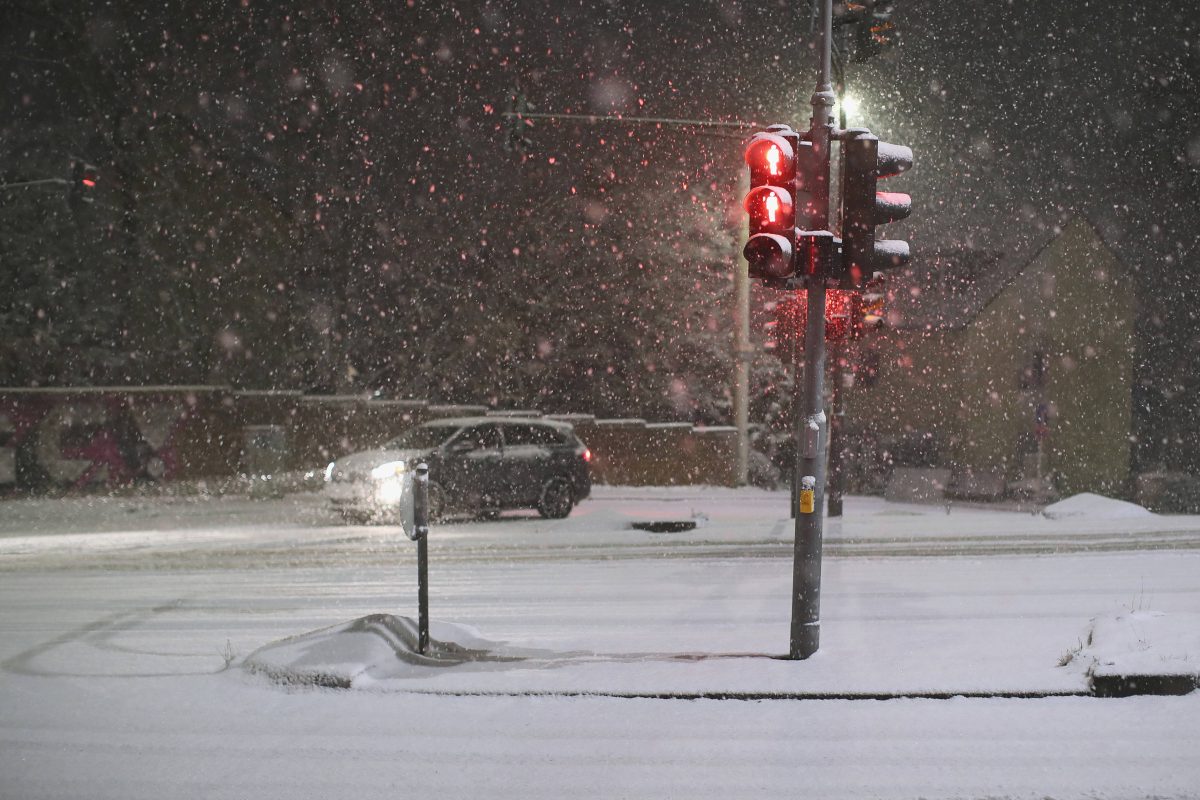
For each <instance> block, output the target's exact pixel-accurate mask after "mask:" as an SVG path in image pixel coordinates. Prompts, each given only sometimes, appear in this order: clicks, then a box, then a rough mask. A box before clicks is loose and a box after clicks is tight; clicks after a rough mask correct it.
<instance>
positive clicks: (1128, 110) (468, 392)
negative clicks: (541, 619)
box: [0, 0, 1200, 466]
mask: <svg viewBox="0 0 1200 800" xmlns="http://www.w3.org/2000/svg"><path fill="white" fill-rule="evenodd" d="M143 6H144V4H140V3H128V4H116V5H114V6H112V7H104V6H98V5H96V4H92V3H82V2H53V0H51V1H49V2H17V3H9V4H6V5H5V7H4V10H3V11H0V69H2V74H3V79H2V80H3V82H2V83H0V88H2V94H0V98H2V103H3V106H2V108H3V112H2V115H0V182H3V183H13V182H18V181H27V180H36V179H42V178H47V177H64V178H65V177H66V176H67V172H68V169H69V165H70V161H71V159H72V158H73V157H76V158H82V159H86V160H87V161H89V162H91V163H93V164H95V165H96V166H97V167H98V169H99V171H100V174H101V181H100V184H99V186H98V187H97V190H96V191H95V193H94V202H93V203H91V204H88V205H86V206H85V207H83V208H81V209H78V210H72V209H71V208H69V207H68V205H67V203H66V202H65V199H64V198H65V189H64V187H62V186H60V185H49V186H39V187H30V188H21V189H9V190H5V191H3V192H0V298H4V299H3V300H2V301H0V337H2V341H3V344H2V345H0V348H2V349H0V384H5V385H65V384H123V383H137V384H148V383H231V384H233V385H235V386H239V387H245V388H303V389H309V390H317V391H363V390H366V391H370V390H374V389H376V388H382V389H383V390H384V391H386V392H387V393H389V394H391V395H393V396H400V397H419V398H427V399H430V400H434V401H446V402H454V401H462V402H494V403H497V404H502V405H508V406H524V405H534V406H537V407H540V408H544V409H546V410H549V411H591V412H595V413H600V414H615V415H639V416H646V417H650V418H658V419H670V418H679V419H695V420H699V421H708V422H724V421H728V418H729V396H728V384H729V376H730V374H731V370H732V357H731V330H732V324H731V319H732V308H731V302H732V281H731V278H730V275H731V271H732V264H733V260H734V258H735V255H736V252H737V247H738V242H739V239H740V237H741V226H742V225H743V222H742V219H741V211H740V197H738V189H737V186H738V179H739V177H740V173H741V171H742V169H743V166H742V162H741V146H742V139H741V137H740V135H739V134H737V133H735V132H726V134H725V135H724V136H722V135H713V133H712V132H703V131H699V130H698V129H690V128H679V127H670V126H663V127H655V126H649V125H644V124H612V123H600V124H589V123H586V122H545V121H535V125H534V127H533V129H532V130H531V131H530V133H529V136H530V139H531V141H532V144H531V146H530V148H529V149H528V150H527V151H526V152H525V153H523V154H522V153H514V152H509V151H507V150H506V149H505V148H504V146H503V145H504V142H505V138H506V131H505V126H504V121H503V119H502V117H501V116H500V113H501V112H503V111H504V110H505V109H506V107H507V105H506V104H507V97H508V93H509V92H510V91H511V90H512V89H514V88H519V89H520V90H521V91H522V92H523V93H524V94H525V95H526V96H527V97H528V99H529V101H530V102H531V103H532V104H533V106H534V110H536V111H544V112H561V113H576V114H623V115H627V116H645V117H669V118H684V119H707V120H726V121H735V120H736V121H745V122H757V123H771V122H777V121H784V122H789V123H790V124H792V125H793V126H794V127H797V128H803V127H806V126H807V121H808V115H809V105H808V99H809V96H810V94H811V92H812V88H813V83H814V80H813V79H814V70H815V55H814V53H813V51H812V49H811V47H812V44H813V42H812V38H811V37H810V36H809V33H808V31H809V9H808V5H807V4H806V3H772V2H768V3H704V2H688V3H684V2H655V3H649V2H647V3H636V4H635V3H623V2H612V3H592V2H582V3H580V2H574V3H561V4H560V3H554V4H548V3H516V2H512V3H497V2H469V3H456V4H453V5H446V4H442V3H424V2H412V3H396V2H356V3H353V4H351V3H332V2H313V1H312V0H302V2H298V3H295V4H292V5H291V6H290V7H287V8H285V7H283V6H281V5H280V4H274V3H270V4H268V3H254V2H243V3H240V4H237V5H235V4H230V3H224V2H220V3H218V2H211V3H194V2H187V3H184V2H168V3H160V4H152V5H149V6H145V7H143ZM894 20H895V21H896V22H897V23H898V25H899V26H900V29H901V32H902V40H901V43H900V45H899V46H898V47H897V48H895V49H893V50H891V51H889V52H887V53H885V54H883V55H882V56H880V57H877V58H875V59H873V60H872V61H870V62H869V63H867V64H865V65H861V66H860V65H850V67H849V68H848V72H847V78H848V84H849V89H850V92H851V93H852V94H854V95H855V96H856V97H858V98H859V99H860V102H861V106H860V107H861V111H860V112H859V113H858V114H857V115H856V116H855V117H852V118H851V119H850V120H849V122H850V124H851V125H862V126H866V127H870V128H871V129H872V130H874V131H875V132H877V133H879V134H880V135H881V136H883V137H885V138H887V139H888V140H890V141H895V142H901V143H904V144H909V145H911V146H912V147H913V149H914V151H915V152H916V162H917V163H916V167H915V168H914V170H913V171H912V172H911V173H909V174H908V175H906V176H905V177H904V178H902V179H898V180H897V182H896V184H897V185H896V187H895V188H897V189H899V190H903V191H909V192H910V193H912V195H913V196H914V206H915V209H914V213H913V216H912V218H911V219H910V220H908V221H907V222H906V223H903V224H898V225H895V226H892V229H893V230H894V233H892V234H891V235H894V236H896V237H905V238H909V239H910V240H911V241H912V244H913V249H914V253H915V258H916V259H920V258H930V257H932V254H934V253H936V252H938V251H939V250H943V249H946V248H958V247H964V246H966V247H973V248H978V249H985V250H1005V249H1008V248H1013V247H1020V246H1021V245H1022V244H1023V243H1027V242H1030V241H1034V240H1037V239H1041V238H1044V236H1045V233H1046V231H1047V229H1050V228H1053V227H1054V226H1057V225H1061V224H1063V223H1064V222H1065V221H1066V220H1068V219H1070V218H1072V217H1075V216H1083V217H1085V218H1087V219H1088V220H1089V221H1090V222H1091V223H1092V224H1093V225H1094V226H1095V227H1096V228H1097V230H1098V231H1100V233H1101V235H1102V236H1103V237H1104V239H1105V240H1106V241H1107V242H1108V243H1109V245H1110V246H1111V247H1112V248H1113V249H1114V250H1115V251H1116V252H1117V254H1118V255H1119V256H1120V258H1121V259H1122V260H1123V262H1124V263H1125V264H1126V265H1127V267H1128V268H1129V270H1128V275H1127V282H1126V283H1125V284H1124V285H1123V289H1124V290H1127V291H1130V292H1134V293H1135V294H1136V295H1137V297H1138V299H1139V303H1140V308H1141V313H1140V316H1139V329H1138V344H1137V346H1138V356H1139V359H1138V363H1139V367H1138V375H1137V390H1136V394H1135V416H1136V418H1137V431H1138V438H1139V443H1140V446H1139V449H1138V453H1139V459H1140V460H1141V461H1142V462H1143V465H1151V464H1157V463H1161V462H1170V463H1172V464H1175V465H1178V464H1180V463H1183V464H1184V466H1189V465H1191V466H1194V465H1192V464H1191V462H1192V461H1194V460H1196V459H1197V455H1196V454H1195V453H1192V454H1190V455H1188V454H1186V453H1183V452H1181V451H1182V450H1183V449H1184V448H1183V447H1182V446H1181V444H1180V443H1181V442H1185V441H1188V440H1189V439H1190V438H1191V437H1194V436H1195V435H1196V434H1195V431H1196V429H1197V422H1196V421H1197V419H1200V413H1198V412H1200V378H1198V377H1197V373H1198V372H1200V370H1198V369H1197V368H1198V367H1200V364H1198V363H1197V358H1196V352H1197V336H1196V331H1195V328H1196V308H1197V302H1198V301H1200V292H1198V291H1197V288H1196V282H1195V280H1194V279H1193V277H1192V276H1193V275H1194V274H1195V273H1196V271H1197V269H1198V268H1200V248H1198V240H1200V233H1198V230H1200V101H1197V99H1196V98H1197V97H1200V31H1198V23H1197V19H1196V17H1195V15H1194V14H1192V13H1190V12H1189V10H1188V9H1187V8H1186V4H1143V3H1140V2H1134V0H1128V1H1126V2H1115V1H1114V2H1107V3H1094V2H1093V3H1070V4H1046V3H1007V2H997V1H996V0H967V1H966V2H960V3H953V4H947V3H944V2H932V0H919V1H918V0H911V1H910V2H899V3H897V5H896V9H895V14H894ZM787 386H788V383H787V379H786V376H784V375H782V373H781V372H780V370H779V367H778V364H777V363H776V362H774V361H773V360H772V359H771V358H769V357H764V358H761V359H759V361H758V362H757V365H756V394H755V396H756V403H757V408H756V414H761V413H765V412H764V411H763V409H764V407H765V406H766V405H769V404H770V403H772V402H777V401H778V399H779V396H780V393H781V392H786V390H787ZM1181 459H1182V461H1181ZM1189 459H1190V460H1189Z"/></svg>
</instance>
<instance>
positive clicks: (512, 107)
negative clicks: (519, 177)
mask: <svg viewBox="0 0 1200 800" xmlns="http://www.w3.org/2000/svg"><path fill="white" fill-rule="evenodd" d="M532 110H533V106H531V105H530V104H529V101H527V100H526V99H525V95H523V94H521V93H520V92H518V91H517V90H515V89H514V90H513V91H511V92H509V94H508V111H507V112H506V113H505V114H504V149H505V150H507V151H508V152H510V153H524V152H525V151H526V150H528V149H529V148H531V147H533V139H531V138H530V132H531V131H532V130H533V123H532V122H530V121H529V118H528V117H526V116H525V115H526V114H528V113H529V112H530V111H532Z"/></svg>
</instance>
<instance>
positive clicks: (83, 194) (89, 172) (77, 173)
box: [67, 159, 100, 211]
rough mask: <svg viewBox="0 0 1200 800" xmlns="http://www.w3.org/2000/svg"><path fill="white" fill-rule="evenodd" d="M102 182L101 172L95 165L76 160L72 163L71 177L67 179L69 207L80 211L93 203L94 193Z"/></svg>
mask: <svg viewBox="0 0 1200 800" xmlns="http://www.w3.org/2000/svg"><path fill="white" fill-rule="evenodd" d="M99 182H100V172H99V170H97V169H96V167H95V165H93V164H89V163H87V162H86V161H80V160H79V159H74V160H72V161H71V176H70V177H69V178H68V179H67V205H68V206H70V207H71V210H72V211H79V210H80V209H82V208H83V206H84V204H85V203H90V202H92V200H93V198H92V193H93V192H94V191H95V189H96V184H97V183H99Z"/></svg>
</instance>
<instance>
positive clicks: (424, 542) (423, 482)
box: [413, 462, 429, 655]
mask: <svg viewBox="0 0 1200 800" xmlns="http://www.w3.org/2000/svg"><path fill="white" fill-rule="evenodd" d="M413 518H414V520H413V521H414V527H415V528H416V535H417V652H419V653H421V655H425V654H426V653H427V651H428V650H429V465H428V464H426V463H424V462H421V463H420V464H417V470H416V477H415V479H414V480H413Z"/></svg>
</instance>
